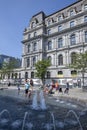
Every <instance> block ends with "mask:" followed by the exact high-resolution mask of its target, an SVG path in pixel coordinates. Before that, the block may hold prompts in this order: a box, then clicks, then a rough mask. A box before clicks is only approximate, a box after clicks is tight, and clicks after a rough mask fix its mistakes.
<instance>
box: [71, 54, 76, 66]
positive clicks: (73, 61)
mask: <svg viewBox="0 0 87 130" xmlns="http://www.w3.org/2000/svg"><path fill="white" fill-rule="evenodd" d="M75 61H76V53H75V52H72V53H71V64H74V63H75Z"/></svg>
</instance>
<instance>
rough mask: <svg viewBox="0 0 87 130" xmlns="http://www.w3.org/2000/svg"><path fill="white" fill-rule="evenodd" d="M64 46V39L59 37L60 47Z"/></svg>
mask: <svg viewBox="0 0 87 130" xmlns="http://www.w3.org/2000/svg"><path fill="white" fill-rule="evenodd" d="M62 47H63V39H62V38H59V39H58V48H62Z"/></svg>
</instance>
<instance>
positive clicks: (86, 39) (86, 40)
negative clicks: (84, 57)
mask: <svg viewBox="0 0 87 130" xmlns="http://www.w3.org/2000/svg"><path fill="white" fill-rule="evenodd" d="M85 42H87V31H86V32H85Z"/></svg>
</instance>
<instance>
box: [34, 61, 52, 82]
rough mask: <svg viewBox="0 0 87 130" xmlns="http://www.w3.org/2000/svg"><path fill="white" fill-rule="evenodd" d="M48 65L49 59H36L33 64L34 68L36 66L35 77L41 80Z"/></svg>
mask: <svg viewBox="0 0 87 130" xmlns="http://www.w3.org/2000/svg"><path fill="white" fill-rule="evenodd" d="M49 66H50V60H42V61H38V62H37V63H36V64H35V68H36V73H35V75H36V77H38V78H40V79H41V80H42V82H43V80H44V78H45V75H46V72H47V68H48V67H49Z"/></svg>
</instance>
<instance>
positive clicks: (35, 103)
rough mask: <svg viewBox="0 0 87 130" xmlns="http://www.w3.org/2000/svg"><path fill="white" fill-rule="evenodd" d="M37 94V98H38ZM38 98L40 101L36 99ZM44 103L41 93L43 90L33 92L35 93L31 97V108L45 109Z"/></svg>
mask: <svg viewBox="0 0 87 130" xmlns="http://www.w3.org/2000/svg"><path fill="white" fill-rule="evenodd" d="M38 96H39V98H38ZM38 100H40V101H38ZM46 108H47V107H46V103H45V98H44V95H43V91H40V93H38V92H37V91H36V92H35V95H34V97H33V101H32V109H34V110H39V109H41V110H46Z"/></svg>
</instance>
